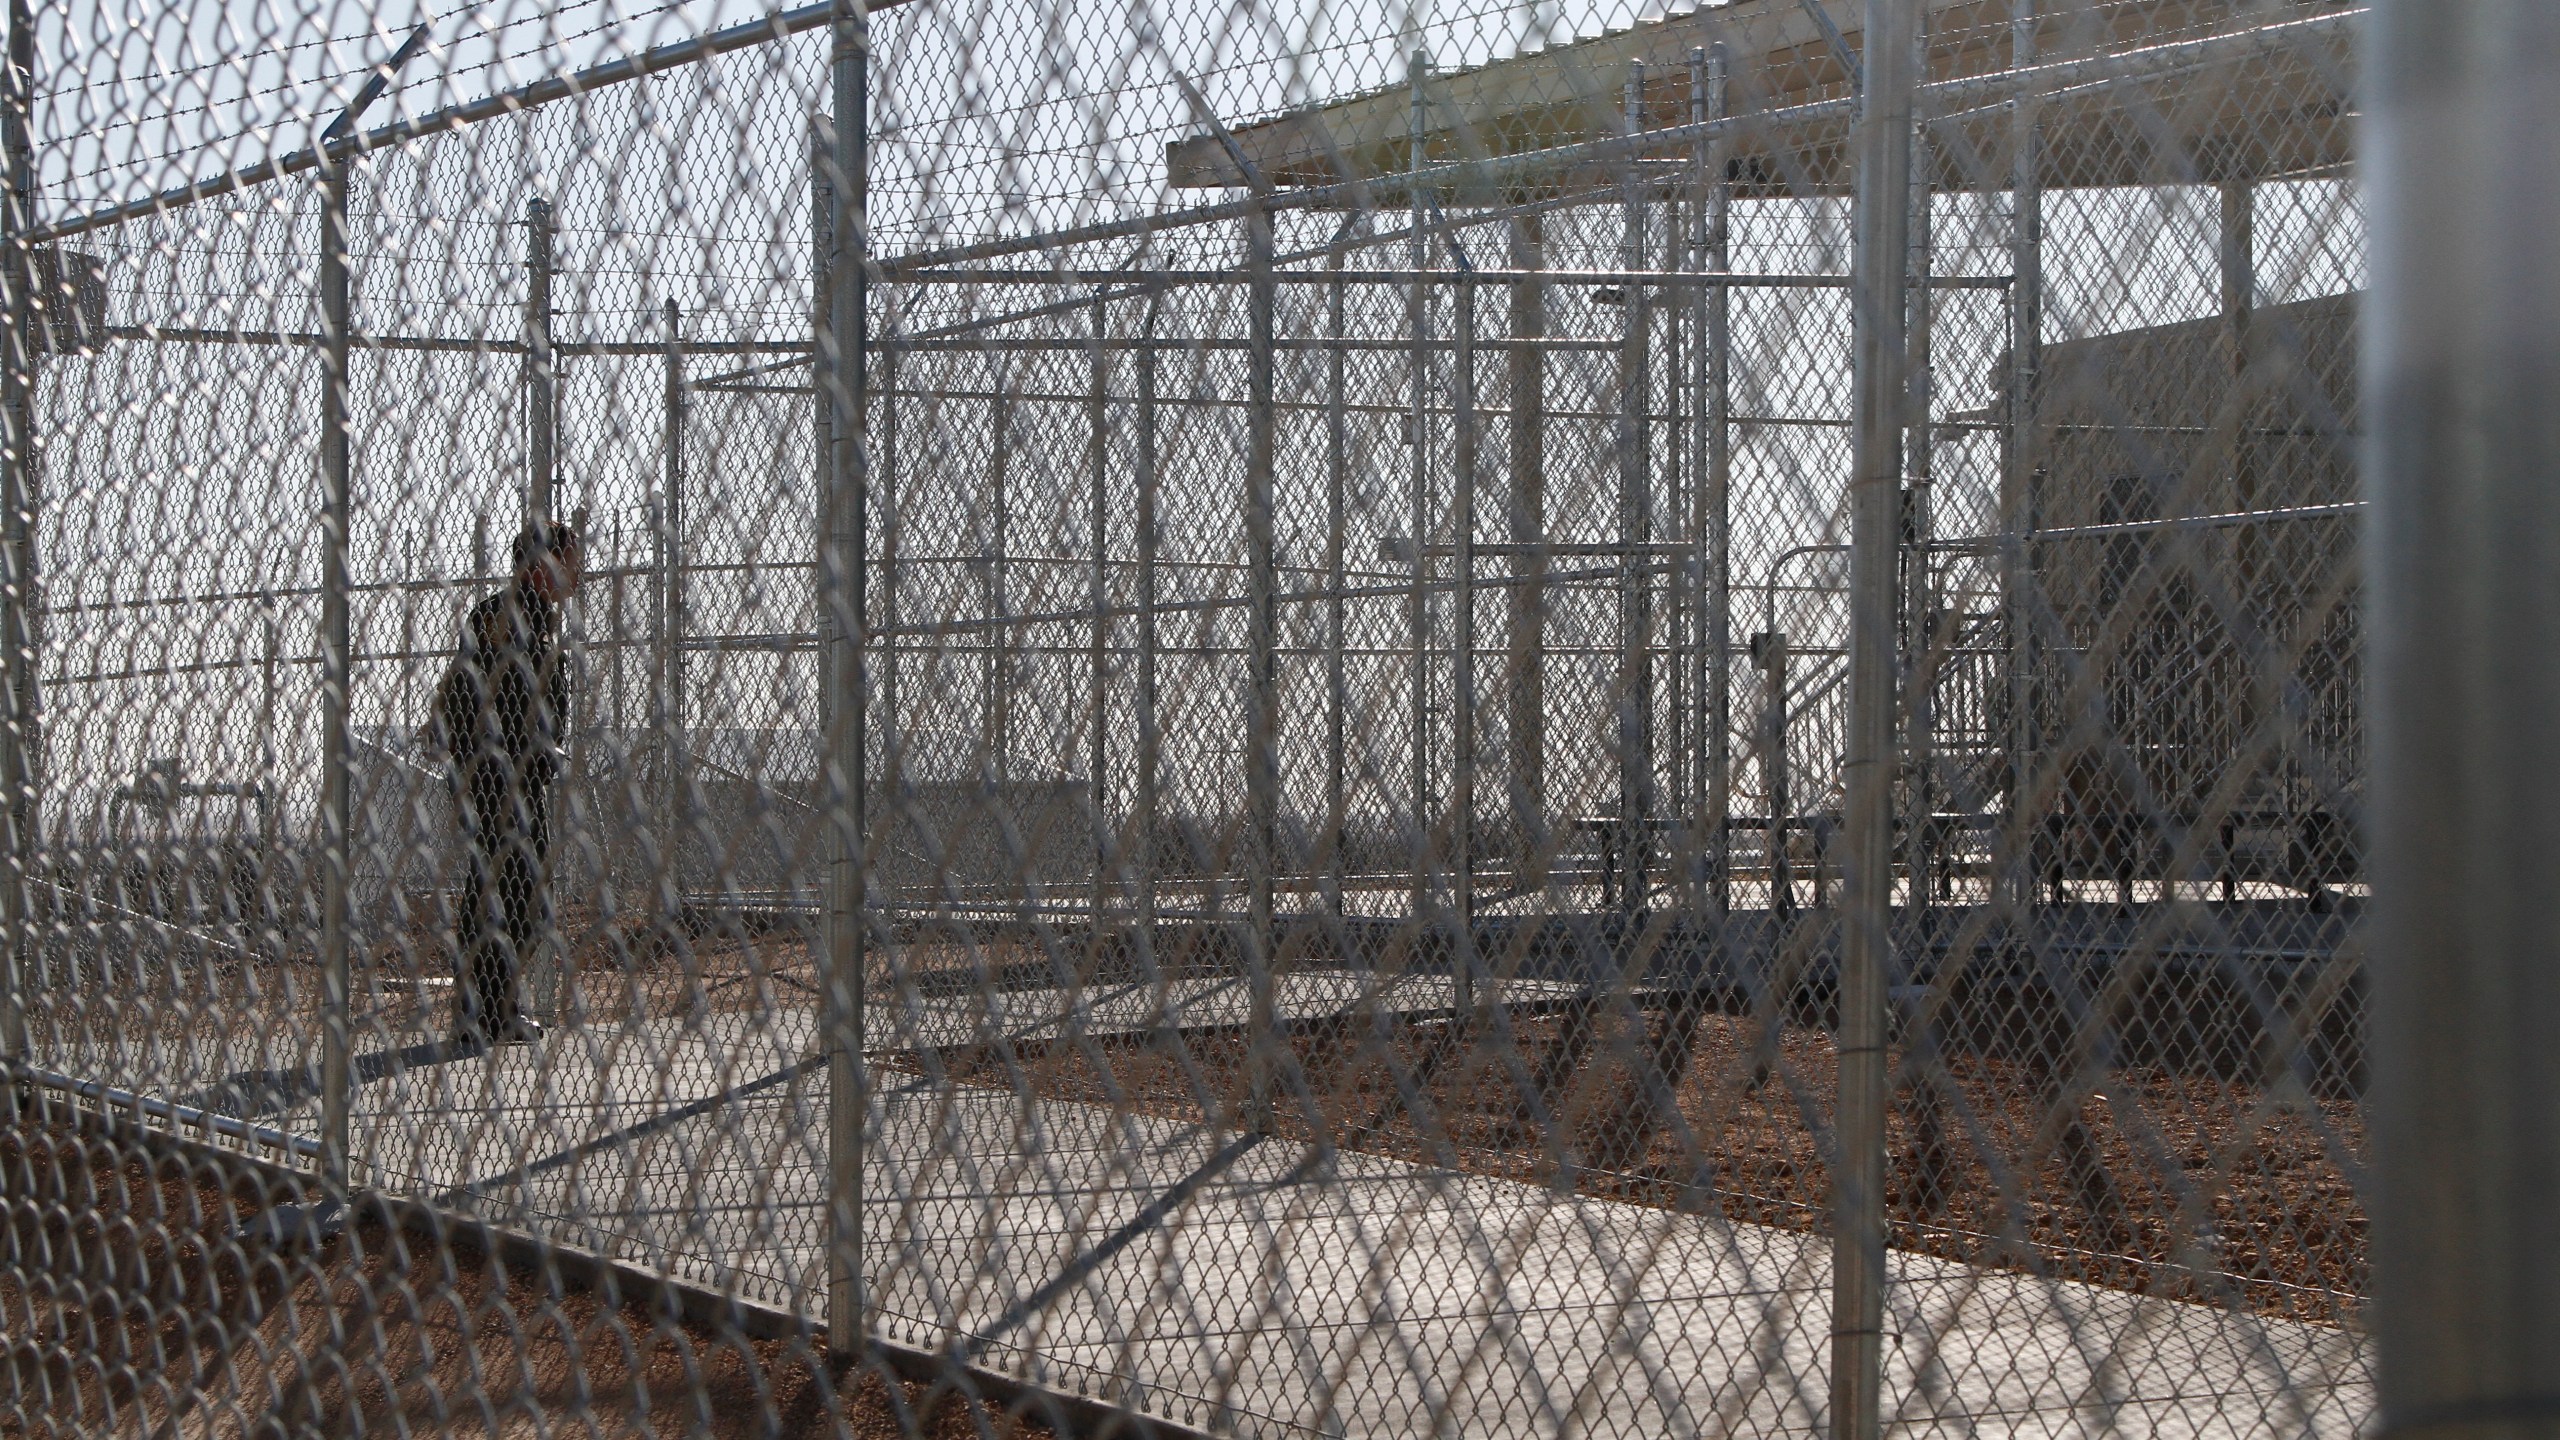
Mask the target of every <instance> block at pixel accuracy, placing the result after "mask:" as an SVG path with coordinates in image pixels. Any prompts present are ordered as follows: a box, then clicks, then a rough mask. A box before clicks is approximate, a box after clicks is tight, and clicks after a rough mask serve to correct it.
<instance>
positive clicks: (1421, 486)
mask: <svg viewBox="0 0 2560 1440" xmlns="http://www.w3.org/2000/svg"><path fill="white" fill-rule="evenodd" d="M1430 77H1431V62H1430V60H1429V59H1428V58H1426V57H1425V56H1424V55H1423V53H1422V52H1421V51H1419V50H1416V51H1415V52H1413V60H1412V66H1411V69H1410V71H1409V72H1408V83H1409V85H1410V86H1411V89H1412V96H1413V98H1412V114H1411V119H1410V131H1411V139H1410V142H1409V144H1408V146H1407V151H1406V168H1407V169H1409V170H1415V171H1419V170H1420V169H1421V168H1422V166H1423V162H1424V156H1425V153H1426V151H1425V144H1426V141H1427V138H1428V135H1429V112H1428V109H1427V106H1428V104H1429V100H1428V96H1427V93H1426V87H1427V85H1428V82H1429V80H1430ZM1407 188H1408V192H1409V198H1410V200H1411V203H1412V208H1413V232H1412V239H1411V241H1410V242H1409V244H1408V252H1409V254H1410V256H1411V261H1410V263H1411V265H1412V268H1413V273H1414V281H1413V288H1412V290H1411V291H1410V292H1409V293H1410V296H1411V298H1410V299H1409V300H1408V302H1407V304H1406V309H1405V333H1406V335H1407V337H1408V338H1409V339H1410V340H1411V341H1412V342H1413V397H1412V399H1413V411H1412V415H1413V418H1412V421H1411V425H1412V430H1411V433H1410V434H1409V435H1408V436H1407V437H1406V438H1407V440H1408V442H1409V448H1410V449H1411V451H1412V456H1411V458H1412V461H1413V480H1412V493H1411V495H1410V496H1409V497H1408V498H1409V500H1410V503H1411V519H1410V522H1409V524H1408V527H1407V528H1408V532H1409V533H1408V543H1409V544H1410V545H1411V546H1412V547H1413V554H1412V556H1411V557H1410V558H1411V560H1412V562H1413V594H1412V596H1411V598H1410V599H1409V600H1408V601H1407V602H1406V610H1407V615H1406V621H1407V624H1408V625H1409V627H1410V628H1411V630H1412V639H1413V674H1412V686H1413V693H1412V705H1413V715H1412V731H1413V854H1412V857H1411V858H1412V861H1413V923H1414V927H1415V933H1416V934H1417V935H1419V934H1420V933H1421V930H1422V927H1424V926H1425V925H1427V924H1428V923H1429V921H1428V918H1427V917H1428V916H1429V915H1430V913H1431V899H1432V897H1431V869H1432V866H1431V848H1432V846H1431V560H1430V539H1431V289H1430V283H1429V281H1430V277H1429V275H1428V274H1427V273H1426V272H1428V271H1429V269H1430V268H1431V233H1430V232H1431V227H1430V219H1431V209H1430V197H1429V196H1428V195H1426V194H1425V193H1424V191H1423V188H1422V186H1421V185H1420V184H1419V183H1418V182H1417V183H1413V184H1411V185H1409V186H1408V187H1407Z"/></svg>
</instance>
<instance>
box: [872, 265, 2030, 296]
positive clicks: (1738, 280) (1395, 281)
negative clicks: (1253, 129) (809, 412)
mask: <svg viewBox="0 0 2560 1440" xmlns="http://www.w3.org/2000/svg"><path fill="white" fill-rule="evenodd" d="M1850 279H1851V277H1850V276H1847V275H1812V274H1777V273H1755V272H1747V271H1739V270H1547V269H1539V270H1508V269H1506V270H1487V269H1462V268H1459V267H1456V266H1451V267H1449V268H1447V269H1431V270H1273V271H1269V272H1267V273H1265V274H1262V275H1256V274H1255V273H1254V272H1253V271H1251V270H1248V269H1243V268H1240V267H1239V268H1219V269H1208V270H1119V271H1110V272H1099V273H1094V274H1085V275H1078V274H1074V273H1072V272H1067V271H1061V270H1041V269H1030V268H1023V269H1003V270H928V271H916V272H911V273H900V274H898V275H896V276H893V277H891V279H890V281H889V283H891V284H897V285H1068V286H1076V285H1096V284H1122V285H1127V286H1129V287H1131V289H1133V290H1136V291H1140V292H1144V291H1150V290H1167V289H1172V288H1174V287H1176V286H1182V285H1246V284H1253V283H1257V282H1259V281H1264V280H1267V281H1269V282H1271V283H1272V284H1275V285H1335V284H1347V285H1429V284H1448V283H1451V282H1453V281H1472V282H1474V283H1476V284H1480V285H1526V284H1536V285H1708V286H1716V287H1721V288H1737V289H1741V288H1749V289H1769V290H1845V289H1847V288H1848V286H1849V283H1850ZM1913 283H1914V284H1918V283H1920V282H1919V281H1918V280H1917V279H1915V280H1914V281H1913ZM1928 283H1929V284H1931V285H1934V286H1936V287H1937V288H1939V289H1942V290H1998V289H2002V288H2004V287H2006V286H2007V285H2008V284H2009V277H2008V276H2006V275H1937V276H1931V277H1929V279H1928Z"/></svg>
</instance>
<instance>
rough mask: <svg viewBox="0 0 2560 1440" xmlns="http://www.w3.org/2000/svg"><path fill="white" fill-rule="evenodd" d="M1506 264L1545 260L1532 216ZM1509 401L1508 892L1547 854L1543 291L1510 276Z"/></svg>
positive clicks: (1515, 232) (1514, 237) (1523, 267)
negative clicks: (1512, 853)
mask: <svg viewBox="0 0 2560 1440" xmlns="http://www.w3.org/2000/svg"><path fill="white" fill-rule="evenodd" d="M1510 232H1511V268H1512V269H1513V270H1514V271H1516V272H1523V273H1526V272H1532V271H1536V270H1540V269H1543V268H1544V267H1545V264H1546V254H1545V238H1546V237H1545V234H1544V225H1543V222H1542V220H1541V217H1539V216H1537V215H1535V214H1530V215H1522V216H1518V217H1516V218H1514V219H1513V220H1512V221H1511V224H1510ZM1510 291H1511V334H1510V340H1511V342H1512V343H1511V345H1510V347H1509V349H1508V350H1507V351H1506V353H1505V359H1506V360H1507V361H1508V363H1509V370H1510V374H1509V379H1510V391H1511V393H1510V397H1509V399H1510V404H1511V435H1510V441H1511V486H1510V491H1511V493H1510V497H1509V509H1510V514H1509V516H1508V517H1507V521H1506V534H1505V538H1506V539H1508V540H1509V541H1510V542H1511V544H1512V547H1513V549H1512V553H1511V581H1512V584H1511V593H1510V595H1509V596H1507V597H1506V599H1505V608H1506V609H1507V610H1508V611H1509V617H1510V631H1511V634H1510V657H1509V663H1508V671H1509V674H1508V677H1507V678H1508V681H1509V685H1508V690H1509V696H1510V702H1511V705H1510V716H1509V729H1510V732H1511V734H1510V741H1511V758H1510V764H1509V765H1508V766H1507V767H1506V768H1507V769H1508V770H1509V772H1510V774H1509V787H1510V793H1509V796H1508V799H1509V801H1510V808H1511V821H1512V831H1513V834H1512V836H1511V844H1512V845H1513V846H1514V847H1516V850H1517V856H1516V859H1515V861H1514V863H1515V864H1516V865H1517V866H1518V867H1519V873H1518V874H1517V875H1515V876H1514V878H1513V886H1514V888H1527V887H1530V886H1542V885H1543V884H1544V883H1545V880H1546V876H1547V872H1548V867H1549V863H1550V861H1551V859H1552V853H1553V850H1554V845H1555V841H1554V837H1553V835H1552V834H1551V833H1550V831H1549V828H1548V818H1549V817H1548V815H1547V780H1546V755H1547V735H1546V725H1547V695H1546V672H1547V663H1546V653H1545V652H1546V590H1545V585H1544V579H1543V577H1544V576H1545V574H1546V571H1547V562H1548V558H1549V557H1548V556H1547V555H1546V554H1545V553H1544V552H1543V551H1542V549H1541V548H1540V547H1541V546H1543V545H1544V543H1545V541H1546V535H1547V496H1546V485H1547V455H1546V448H1547V416H1546V409H1547V388H1546V387H1547V367H1546V355H1545V353H1544V349H1543V346H1544V342H1545V341H1546V338H1547V288H1546V286H1544V285H1542V284H1540V283H1539V282H1538V281H1536V280H1535V279H1519V280H1514V281H1512V282H1510Z"/></svg>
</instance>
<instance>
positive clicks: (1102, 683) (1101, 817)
mask: <svg viewBox="0 0 2560 1440" xmlns="http://www.w3.org/2000/svg"><path fill="white" fill-rule="evenodd" d="M1110 341H1111V311H1110V308H1109V306H1108V305H1107V303H1106V302H1105V301H1104V300H1103V299H1102V297H1101V296H1100V295H1099V294H1097V295H1096V296H1095V297H1094V302H1093V356H1092V370H1091V376H1090V386H1089V389H1088V391H1087V393H1086V395H1085V476H1086V484H1087V485H1088V486H1090V487H1091V488H1090V490H1089V491H1088V496H1089V499H1090V502H1091V503H1090V505H1089V506H1088V511H1087V515H1086V521H1087V527H1086V536H1085V544H1086V546H1087V547H1088V548H1089V549H1090V550H1091V551H1092V554H1091V556H1090V557H1089V565H1088V570H1087V573H1086V593H1087V595H1088V597H1089V603H1090V604H1091V607H1092V610H1093V634H1092V637H1091V644H1092V652H1091V654H1089V655H1088V656H1087V657H1086V660H1085V667H1086V674H1085V724H1086V726H1087V727H1088V730H1089V732H1090V733H1088V735H1087V736H1086V755H1085V765H1086V768H1087V770H1089V771H1090V772H1091V773H1090V774H1089V775H1088V776H1087V777H1086V797H1087V802H1088V803H1089V804H1091V805H1092V806H1093V932H1092V944H1093V948H1092V955H1091V961H1092V963H1093V964H1095V965H1099V964H1101V962H1102V928H1103V927H1102V916H1103V912H1104V910H1105V908H1106V907H1107V904H1108V901H1109V898H1110V885H1111V854H1112V849H1113V846H1112V843H1111V771H1110V760H1111V736H1110V724H1111V709H1110V706H1111V618H1110V608H1111V607H1110V602H1111V575H1110V571H1109V568H1108V566H1109V558H1110V536H1111V513H1110V504H1111V485H1110V478H1111V432H1110V413H1109V408H1108V402H1109V399H1110V394H1111V351H1110V349H1109V346H1110Z"/></svg>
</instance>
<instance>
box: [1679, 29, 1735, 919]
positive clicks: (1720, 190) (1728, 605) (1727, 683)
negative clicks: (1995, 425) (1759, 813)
mask: <svg viewBox="0 0 2560 1440" xmlns="http://www.w3.org/2000/svg"><path fill="white" fill-rule="evenodd" d="M1692 64H1693V66H1694V67H1695V69H1696V71H1697V72H1698V73H1697V77H1696V80H1695V88H1696V90H1697V92H1698V93H1697V94H1696V96H1695V98H1694V100H1693V102H1692V107H1691V108H1692V115H1691V118H1692V119H1693V120H1716V119H1722V118H1723V116H1724V112H1725V105H1726V97H1725V90H1726V85H1727V83H1728V75H1727V70H1728V67H1729V65H1730V60H1729V57H1728V56H1727V54H1726V50H1725V45H1724V42H1723V41H1721V40H1719V41H1717V42H1716V43H1715V44H1713V45H1711V46H1709V47H1708V48H1707V49H1706V50H1705V51H1703V52H1701V53H1699V54H1698V55H1696V56H1695V57H1693V60H1692ZM1731 164H1732V142H1731V141H1729V140H1725V139H1722V138H1718V139H1715V140H1711V141H1708V142H1707V145H1706V154H1705V157H1704V164H1703V168H1704V170H1705V175H1704V177H1703V179H1704V182H1705V183H1704V186H1703V193H1702V194H1701V195H1700V196H1699V212H1698V237H1697V262H1696V265H1695V266H1694V268H1695V269H1698V270H1700V271H1705V272H1709V273H1714V272H1720V271H1722V270H1724V269H1725V268H1726V267H1727V266H1728V265H1729V264H1731V263H1732V261H1731V243H1732V242H1731V235H1732V228H1733V227H1732V216H1733V185H1732V182H1731V181H1730V180H1729V179H1728V178H1727V176H1726V171H1727V170H1728V169H1729V168H1730V166H1731ZM1695 296H1696V298H1695V299H1693V300H1692V302H1691V303H1692V304H1695V305H1697V306H1699V307H1700V308H1701V309H1702V310H1703V311H1704V313H1703V314H1701V315H1700V316H1698V319H1697V330H1698V334H1699V343H1698V354H1697V365H1698V374H1697V377H1696V383H1697V387H1698V401H1697V404H1698V425H1699V428H1700V431H1701V433H1700V435H1699V436H1698V439H1697V443H1696V444H1695V445H1694V446H1693V447H1692V453H1693V454H1695V455H1696V456H1697V457H1698V464H1699V465H1700V467H1701V472H1702V473H1701V474H1700V476H1699V484H1698V486H1697V489H1696V491H1695V492H1694V493H1695V502H1696V504H1697V507H1698V508H1697V513H1696V514H1695V515H1694V516H1692V517H1691V519H1690V533H1691V535H1692V537H1693V538H1694V540H1695V542H1696V544H1697V546H1698V554H1697V557H1696V560H1695V564H1696V566H1697V570H1698V574H1697V577H1696V580H1695V581H1694V582H1693V583H1696V584H1698V585H1700V586H1702V587H1703V589H1704V595H1703V597H1702V599H1701V603H1700V605H1699V607H1698V609H1699V619H1700V622H1701V630H1702V633H1701V634H1700V636H1699V638H1698V645H1697V654H1698V665H1699V667H1700V670H1701V673H1700V674H1699V676H1698V677H1697V683H1696V685H1695V686H1694V688H1693V693H1695V694H1697V695H1700V696H1702V697H1704V702H1705V707H1706V713H1705V714H1704V715H1702V716H1701V717H1699V726H1698V728H1699V729H1701V730H1703V731H1704V732H1705V735H1704V743H1703V744H1702V745H1701V746H1700V747H1699V748H1700V751H1701V753H1700V755H1699V757H1698V773H1699V778H1700V782H1701V783H1700V785H1699V792H1698V795H1697V797H1696V806H1697V815H1698V825H1699V827H1700V829H1701V830H1702V832H1703V833H1702V834H1701V836H1700V837H1699V843H1700V845H1701V846H1702V847H1703V850H1704V853H1703V855H1702V856H1701V857H1700V858H1701V860H1702V861H1703V862H1704V865H1705V869H1706V876H1705V881H1706V884H1705V894H1704V895H1703V896H1701V897H1700V899H1701V900H1703V902H1704V904H1705V908H1706V910H1707V913H1709V914H1711V915H1714V916H1716V917H1718V918H1721V917H1723V916H1724V915H1725V914H1726V913H1727V912H1728V911H1730V910H1731V909H1732V905H1733V839H1732V837H1733V824H1732V815H1733V664H1732V660H1733V532H1732V522H1733V516H1732V498H1731V497H1732V490H1733V427H1732V424H1731V420H1730V415H1731V408H1732V402H1731V396H1732V358H1733V320H1732V313H1733V312H1732V308H1731V305H1730V304H1729V299H1730V296H1729V293H1728V292H1727V291H1726V290H1725V288H1724V287H1722V286H1708V287H1703V288H1702V289H1701V290H1699V291H1697V292H1695Z"/></svg>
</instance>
